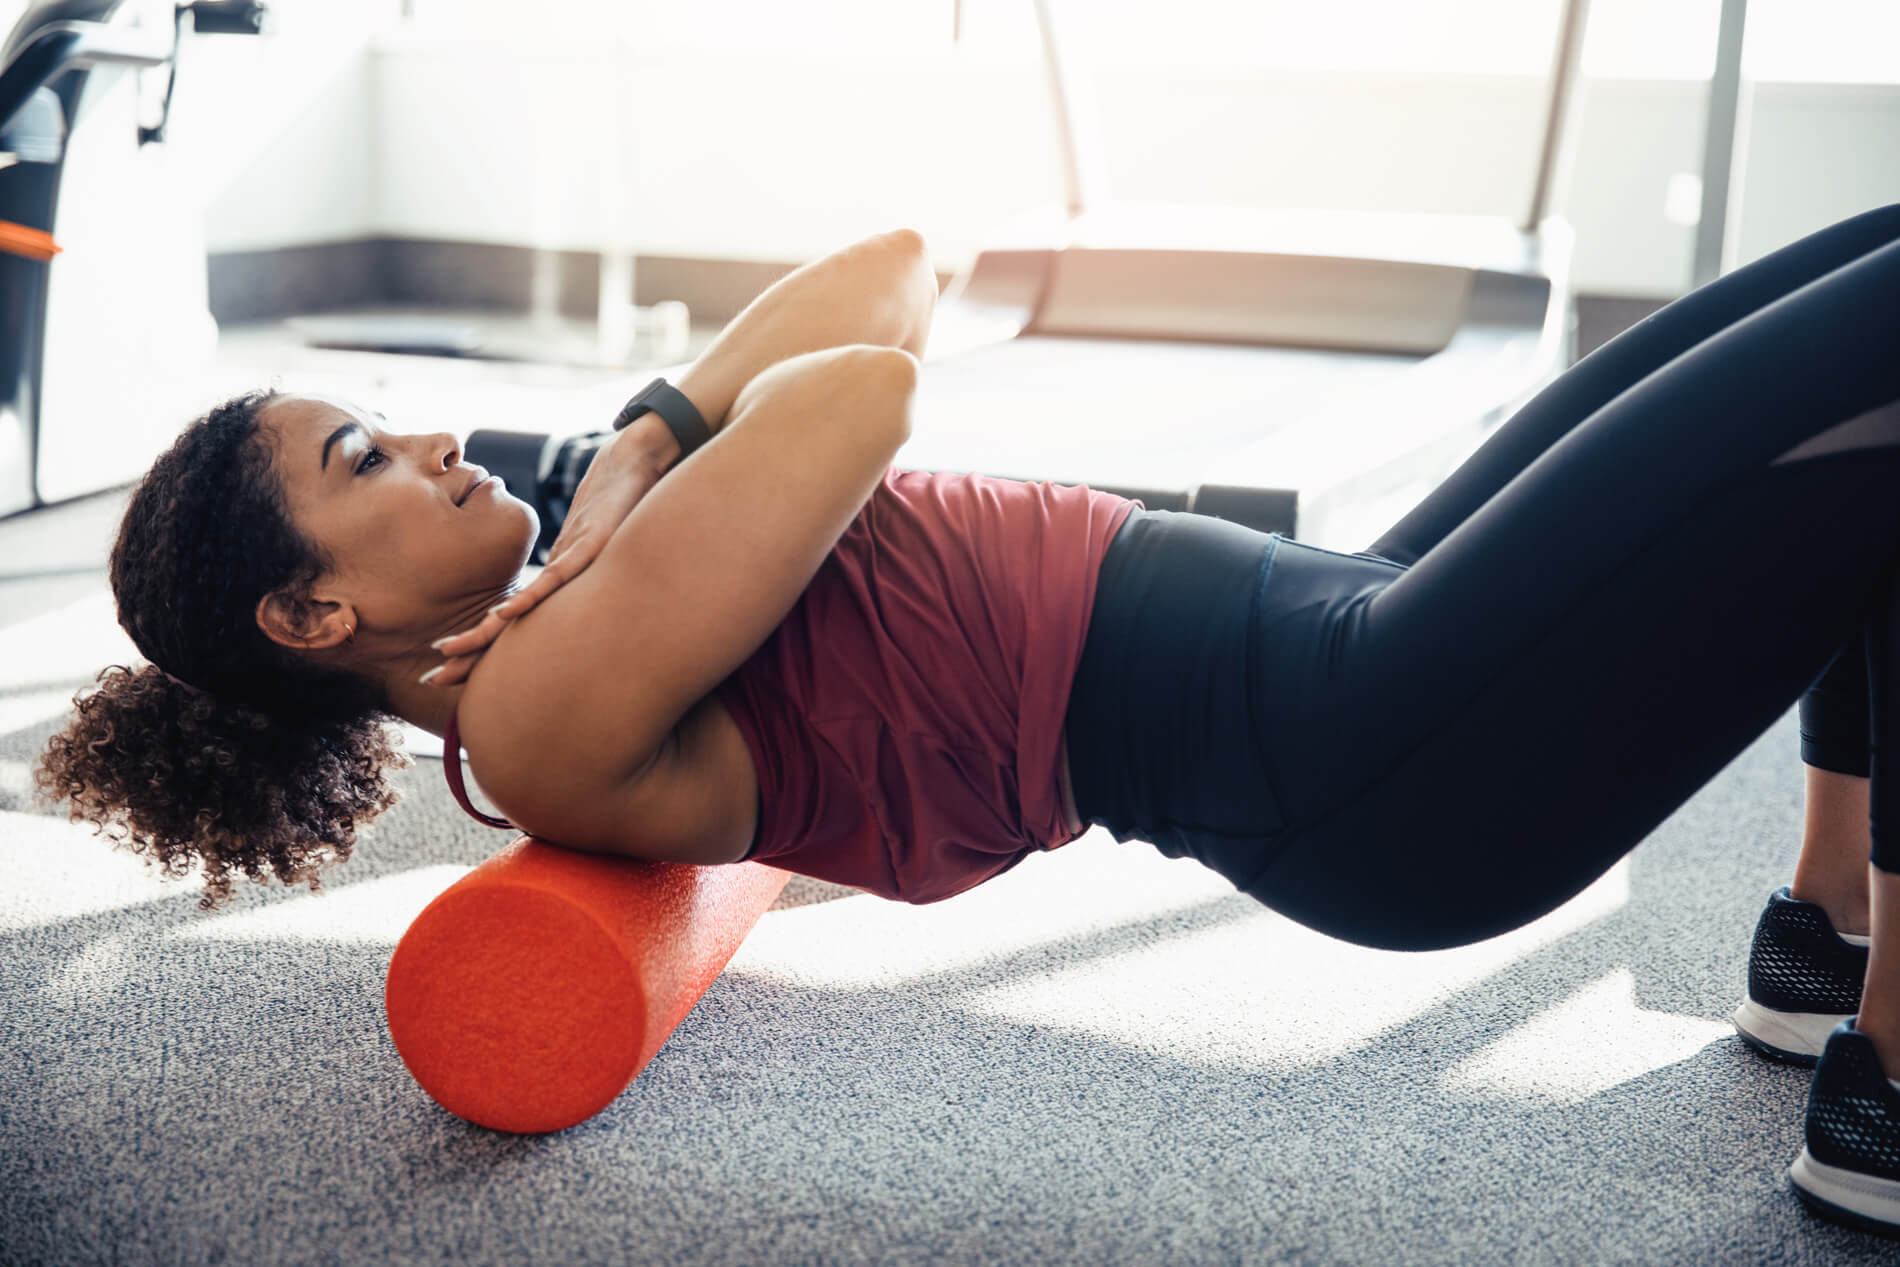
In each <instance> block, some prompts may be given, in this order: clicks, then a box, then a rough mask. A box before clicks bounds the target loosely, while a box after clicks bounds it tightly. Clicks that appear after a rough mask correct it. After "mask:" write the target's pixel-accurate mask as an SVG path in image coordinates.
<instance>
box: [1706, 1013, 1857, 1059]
mask: <svg viewBox="0 0 1900 1267" xmlns="http://www.w3.org/2000/svg"><path fill="white" fill-rule="evenodd" d="M1851 1015H1853V1013H1851V1012H1843V1013H1841V1014H1840V1015H1838V1016H1834V1015H1830V1014H1828V1013H1826V1012H1777V1011H1775V1010H1774V1009H1773V1008H1766V1007H1763V1006H1762V1005H1761V1004H1759V1003H1757V1002H1755V1000H1753V999H1743V1000H1742V1005H1741V1006H1740V1007H1738V1008H1736V1009H1735V1011H1734V1012H1733V1013H1732V1014H1731V1015H1730V1016H1729V1020H1730V1021H1732V1022H1734V1025H1735V1028H1736V1029H1739V1030H1740V1031H1742V1033H1744V1034H1746V1035H1748V1036H1749V1037H1750V1038H1752V1039H1755V1040H1756V1041H1757V1042H1760V1043H1763V1044H1765V1045H1766V1046H1769V1047H1773V1048H1774V1049H1775V1050H1776V1051H1785V1052H1792V1053H1795V1054H1797V1055H1802V1056H1815V1057H1818V1056H1820V1054H1821V1051H1822V1049H1823V1048H1825V1047H1826V1046H1827V1036H1828V1035H1829V1034H1832V1033H1833V1032H1834V1027H1835V1026H1836V1025H1839V1024H1840V1023H1841V1022H1842V1021H1844V1020H1846V1019H1847V1018H1848V1017H1849V1016H1851Z"/></svg>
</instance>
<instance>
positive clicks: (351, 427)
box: [321, 409, 389, 471]
mask: <svg viewBox="0 0 1900 1267" xmlns="http://www.w3.org/2000/svg"><path fill="white" fill-rule="evenodd" d="M370 412H371V413H373V414H375V415H376V417H377V419H378V420H379V421H382V422H388V421H389V419H387V418H385V417H383V413H382V410H380V409H372V410H370ZM362 430H363V425H362V424H361V423H359V422H357V421H356V420H355V419H351V420H350V421H349V422H346V423H344V424H343V425H342V426H340V427H338V428H337V429H336V430H335V431H332V432H331V433H330V434H329V435H328V436H327V437H326V438H325V439H324V441H323V461H322V463H321V466H322V469H324V470H326V471H327V470H329V469H330V446H332V445H334V444H335V443H336V442H337V441H338V440H341V439H342V438H343V437H344V436H346V435H348V434H350V432H352V431H362ZM365 434H368V433H367V432H365Z"/></svg>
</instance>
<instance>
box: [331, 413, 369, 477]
mask: <svg viewBox="0 0 1900 1267" xmlns="http://www.w3.org/2000/svg"><path fill="white" fill-rule="evenodd" d="M362 429H363V425H362V424H361V423H359V422H357V421H356V420H355V419H351V420H350V421H349V422H346V423H344V424H343V425H342V426H340V427H338V428H337V429H336V430H335V431H332V432H331V433H330V435H329V437H328V438H327V439H325V440H324V442H323V469H324V470H326V471H327V470H329V469H330V446H331V445H333V444H335V443H336V442H337V441H338V440H341V439H342V438H343V437H344V436H346V435H348V434H350V432H352V431H361V430H362Z"/></svg>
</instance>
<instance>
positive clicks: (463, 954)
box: [383, 836, 791, 1134]
mask: <svg viewBox="0 0 1900 1267" xmlns="http://www.w3.org/2000/svg"><path fill="white" fill-rule="evenodd" d="M790 879H791V873H790V872H787V871H781V870H779V869H778V868H777V867H770V866H766V865H765V864H764V863H758V862H741V863H733V864H730V865H726V866H718V867H697V866H684V865H679V864H674V863H660V862H640V861H636V860H634V859H630V858H607V857H601V856H598V855H594V854H584V853H577V852H575V851H573V850H570V849H561V848H557V847H556V846H554V845H550V844H548V843H547V842H545V841H540V840H536V839H535V838H534V837H532V836H521V837H519V838H517V839H516V840H515V842H514V843H513V844H511V845H509V846H508V847H507V848H505V849H503V850H502V851H501V852H500V853H498V854H496V855H495V856H494V857H492V858H490V859H489V860H488V861H486V862H484V863H482V864H481V865H480V866H478V867H476V868H475V869H474V870H473V871H471V872H469V873H468V874H467V875H465V876H463V877H462V878H461V879H460V880H457V881H456V882H455V883H454V884H452V885H450V886H449V887H448V888H447V889H446V890H445V891H443V893H442V894H441V895H440V896H438V897H437V898H436V899H435V900H434V901H433V902H431V903H429V905H428V906H426V907H424V908H423V910H422V913H421V914H420V915H418V916H416V919H415V922H414V923H413V924H411V925H410V926H409V930H408V931H407V932H405V933H404V934H403V936H402V940H401V941H400V942H398V943H396V953H395V954H394V955H392V956H391V957H390V960H389V976H388V980H387V981H386V983H385V986H384V991H383V1003H384V1007H385V1008H386V1009H387V1011H388V1014H389V1033H390V1036H391V1037H392V1038H394V1039H395V1042H396V1051H397V1053H398V1054H399V1055H400V1056H401V1057H402V1061H403V1063H404V1064H405V1065H407V1066H408V1067H409V1072H410V1073H411V1074H413V1075H415V1079H416V1081H417V1082H419V1083H420V1084H422V1089H423V1090H425V1091H427V1092H428V1093H429V1095H430V1096H432V1097H433V1098H434V1099H435V1102H436V1103H437V1104H440V1105H441V1106H442V1107H443V1108H445V1109H447V1110H448V1111H449V1112H451V1113H453V1114H455V1115H456V1116H457V1117H461V1118H465V1119H467V1120H468V1121H470V1122H474V1123H476V1124H478V1125H481V1126H487V1127H491V1128H493V1129H495V1130H498V1131H514V1132H517V1133H520V1134H539V1133H542V1132H545V1131H558V1130H561V1129H563V1128H565V1127H569V1126H573V1125H574V1124H575V1123H577V1122H584V1121H586V1120H587V1119H588V1118H590V1117H592V1116H593V1115H594V1114H596V1113H598V1112H600V1110H601V1109H603V1108H605V1107H607V1105H608V1104H610V1103H612V1101H613V1099H614V1097H615V1096H617V1095H619V1094H620V1093H621V1092H622V1091H623V1090H625V1089H626V1086H627V1084H628V1083H629V1082H632V1081H633V1079H634V1076H635V1075H636V1074H638V1073H639V1072H640V1070H642V1069H644V1068H645V1067H646V1064H647V1061H649V1060H651V1059H653V1054H654V1053H655V1052H657V1051H659V1049H660V1044H662V1043H664V1042H665V1041H666V1039H667V1036H668V1035H669V1034H671V1033H672V1032H673V1030H674V1029H675V1028H676V1027H677V1026H678V1025H679V1023H680V1022H681V1021H683V1020H685V1019H686V1014H687V1013H688V1012H690V1011H692V1010H693V1005H694V1004H695V1003H697V1002H699V999H700V996H701V995H703V994H705V992H706V990H707V988H708V987H709V986H711V985H712V983H713V980H714V978H716V977H718V975H719V974H720V972H721V971H722V970H724V968H725V966H726V964H727V962H728V961H729V960H731V958H732V956H733V955H734V953H736V952H737V951H738V949H739V943H740V942H742V941H744V940H745V936H746V934H747V933H749V932H751V931H752V927H753V925H755V924H757V923H758V922H759V917H760V916H762V915H764V914H765V912H766V910H767V909H768V908H769V907H770V906H771V905H772V903H773V902H774V901H775V900H776V899H777V898H778V895H779V892H780V890H782V889H783V888H784V887H785V884H786V882H787V881H788V880H790Z"/></svg>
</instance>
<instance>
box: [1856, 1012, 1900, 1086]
mask: <svg viewBox="0 0 1900 1267" xmlns="http://www.w3.org/2000/svg"><path fill="white" fill-rule="evenodd" d="M1854 1028H1855V1029H1856V1030H1857V1031H1859V1032H1860V1033H1862V1034H1865V1035H1866V1036H1867V1041H1869V1042H1871V1043H1872V1044H1873V1045H1874V1056H1875V1057H1876V1058H1877V1059H1878V1060H1879V1061H1880V1070H1881V1073H1882V1074H1883V1075H1885V1077H1886V1078H1887V1080H1888V1081H1890V1082H1900V1026H1896V1025H1892V1024H1885V1023H1883V1022H1882V1021H1881V1020H1880V1018H1878V1017H1876V1018H1875V1020H1874V1023H1873V1024H1872V1025H1871V1026H1869V1025H1867V1024H1866V1023H1865V1022H1864V1021H1863V1019H1862V1018H1861V1017H1858V1016H1856V1017H1855V1018H1854Z"/></svg>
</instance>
